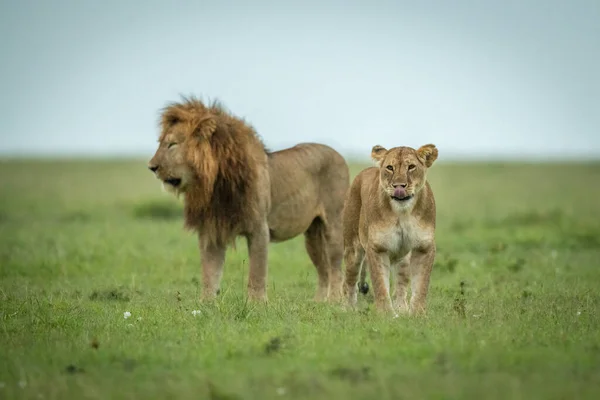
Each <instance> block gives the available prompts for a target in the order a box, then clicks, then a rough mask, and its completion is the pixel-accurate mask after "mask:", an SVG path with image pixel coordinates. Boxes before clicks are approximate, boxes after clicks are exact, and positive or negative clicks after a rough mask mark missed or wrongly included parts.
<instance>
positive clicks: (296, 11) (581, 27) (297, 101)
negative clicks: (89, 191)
mask: <svg viewBox="0 0 600 400" xmlns="http://www.w3.org/2000/svg"><path fill="white" fill-rule="evenodd" d="M598 21H600V1H597V0H589V1H553V0H550V1H527V0H523V1H484V0H480V1H468V2H467V1H441V0H439V1H414V0H413V1H400V0H397V1H362V2H358V1H335V2H334V1H303V2H296V3H294V2H285V1H269V2H267V1H221V0H220V1H214V0H211V1H166V0H165V1H149V0H139V1H133V0H130V1H123V0H122V1H114V0H108V1H106V0H105V1H99V0H98V1H83V0H78V1H75V0H69V1H66V0H55V1H33V0H19V1H17V0H13V1H9V0H0V54H1V59H2V62H1V63H0V134H1V135H2V141H0V154H5V155H6V154H23V153H28V154H32V153H35V154H71V155H73V154H110V155H115V154H117V155H128V154H131V155H139V156H142V157H144V156H151V153H152V152H153V151H154V149H155V145H156V137H157V133H158V131H157V129H158V128H157V120H158V112H159V109H160V108H161V107H162V106H164V105H165V103H166V102H169V101H173V100H178V98H179V94H186V95H187V94H194V95H197V96H203V97H205V98H211V99H212V98H219V99H220V100H221V101H222V102H223V103H224V104H225V105H226V106H227V107H228V108H229V109H230V110H231V111H232V112H234V113H235V114H238V115H240V116H243V117H245V118H246V119H247V120H248V121H249V122H251V123H252V124H253V125H254V126H255V128H256V129H257V130H258V132H259V133H260V134H261V136H262V137H263V139H264V141H265V142H266V144H267V145H268V146H269V147H270V148H272V149H279V148H282V147H285V146H289V145H292V144H294V143H296V142H300V141H318V142H322V143H327V144H330V145H332V146H334V147H335V148H337V149H339V150H340V151H341V152H343V153H344V154H346V155H351V154H356V155H361V156H365V157H368V155H369V153H370V149H371V147H372V146H373V145H375V144H381V145H383V146H386V147H392V146H396V145H410V146H419V145H421V144H425V143H429V142H433V143H435V144H436V145H437V146H438V147H439V149H440V156H441V157H442V156H445V157H448V158H450V157H453V158H456V157H461V156H466V157H474V156H479V157H487V156H494V157H506V156H515V155H516V156H521V157H531V156H536V157H538V158H539V157H541V156H545V155H556V154H561V153H563V152H566V153H567V154H569V155H570V156H572V157H576V158H578V157H595V158H600V23H599V22H598Z"/></svg>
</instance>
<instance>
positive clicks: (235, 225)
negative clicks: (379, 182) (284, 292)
mask: <svg viewBox="0 0 600 400" xmlns="http://www.w3.org/2000/svg"><path fill="white" fill-rule="evenodd" d="M148 167H149V169H150V170H151V171H152V172H154V173H155V174H156V177H157V178H158V179H160V180H161V181H162V182H163V185H164V186H165V188H166V189H167V190H169V191H171V192H174V193H175V194H176V195H183V197H184V204H185V205H184V213H185V227H186V228H188V229H191V230H194V231H196V232H197V233H198V237H199V247H200V254H201V266H202V279H203V290H202V298H203V299H204V300H210V299H213V298H214V297H215V296H216V295H217V294H218V291H219V286H220V281H221V276H222V272H223V264H224V261H225V250H226V248H227V246H228V245H230V244H233V242H234V240H235V238H236V237H238V236H243V237H245V238H246V240H247V245H248V252H249V256H250V257H249V258H250V270H249V278H248V297H249V299H250V300H264V301H266V300H267V293H266V280H267V253H268V251H267V247H268V244H269V242H282V241H285V240H289V239H291V238H293V237H295V236H297V235H299V234H301V233H304V236H305V244H306V250H307V252H308V255H309V256H310V259H311V260H312V262H313V264H314V265H315V267H316V269H317V273H318V280H319V283H318V289H317V292H316V295H315V299H316V300H321V301H322V300H327V299H328V298H331V299H334V298H340V297H341V296H342V294H341V293H342V285H343V283H342V282H343V278H342V268H341V263H342V257H343V237H342V209H343V207H344V197H345V194H346V191H347V189H348V187H349V186H350V175H349V170H348V165H347V164H346V161H345V160H344V158H343V157H342V156H341V155H340V154H339V153H337V152H336V151H335V150H333V149H332V148H330V147H328V146H325V145H322V144H316V143H302V144H298V145H296V146H294V147H291V148H288V149H284V150H281V151H275V152H269V151H267V150H266V149H265V146H264V145H263V143H262V141H261V139H260V138H259V137H258V135H257V133H256V132H255V130H254V128H253V127H252V126H250V125H249V124H247V123H246V122H245V121H244V120H243V119H240V118H238V117H236V116H234V115H232V114H230V113H229V112H228V111H226V110H225V109H224V107H222V106H221V105H220V104H219V103H218V102H213V103H212V104H208V105H205V104H204V103H203V102H201V101H200V100H197V99H195V98H193V97H191V98H189V99H186V98H184V99H183V101H182V102H180V103H171V104H170V105H168V106H167V107H165V108H164V109H163V110H162V115H161V134H160V138H159V145H158V150H157V151H156V154H154V157H152V159H151V160H150V163H149V165H148Z"/></svg>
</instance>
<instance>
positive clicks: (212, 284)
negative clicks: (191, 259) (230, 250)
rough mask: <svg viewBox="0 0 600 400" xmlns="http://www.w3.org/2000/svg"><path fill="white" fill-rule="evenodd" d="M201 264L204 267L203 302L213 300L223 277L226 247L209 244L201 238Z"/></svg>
mask: <svg viewBox="0 0 600 400" xmlns="http://www.w3.org/2000/svg"><path fill="white" fill-rule="evenodd" d="M199 247H200V259H201V261H200V263H201V267H202V286H203V287H202V294H201V298H202V300H208V301H210V300H213V299H214V298H215V297H216V295H217V292H218V291H219V286H220V284H221V277H222V276H223V264H224V262H225V250H226V248H225V246H218V245H214V244H208V243H206V241H205V240H203V239H202V238H200V240H199Z"/></svg>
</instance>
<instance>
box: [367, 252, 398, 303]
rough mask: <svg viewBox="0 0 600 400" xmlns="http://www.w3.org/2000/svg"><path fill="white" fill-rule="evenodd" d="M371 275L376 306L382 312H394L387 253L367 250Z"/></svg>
mask: <svg viewBox="0 0 600 400" xmlns="http://www.w3.org/2000/svg"><path fill="white" fill-rule="evenodd" d="M367 262H368V263H369V273H370V274H371V282H372V283H373V297H375V306H376V308H377V310H378V311H380V312H385V313H387V312H390V313H392V312H393V311H394V309H393V306H392V299H391V297H390V257H389V255H388V254H387V253H385V252H377V251H375V250H372V249H369V250H367Z"/></svg>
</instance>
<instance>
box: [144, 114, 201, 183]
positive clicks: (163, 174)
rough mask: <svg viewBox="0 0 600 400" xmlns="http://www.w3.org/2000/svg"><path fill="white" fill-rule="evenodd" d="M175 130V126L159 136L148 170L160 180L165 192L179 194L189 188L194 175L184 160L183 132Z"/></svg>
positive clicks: (184, 144)
mask: <svg viewBox="0 0 600 400" xmlns="http://www.w3.org/2000/svg"><path fill="white" fill-rule="evenodd" d="M177 128H178V126H177V125H175V126H173V127H172V128H171V129H170V130H169V132H167V133H166V134H165V135H162V136H161V139H160V140H159V142H158V149H157V150H156V153H154V157H152V159H151V160H150V162H149V163H148V168H149V169H150V170H151V171H152V172H154V174H155V175H156V177H157V178H158V179H160V180H161V182H162V183H163V187H164V188H165V189H166V190H167V191H169V192H171V193H174V194H181V193H185V191H186V189H187V188H188V187H189V186H190V184H191V181H192V180H193V179H194V173H193V169H192V168H191V167H190V165H189V163H188V161H187V160H186V149H185V148H186V143H185V135H184V132H182V131H180V130H179V129H177Z"/></svg>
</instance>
